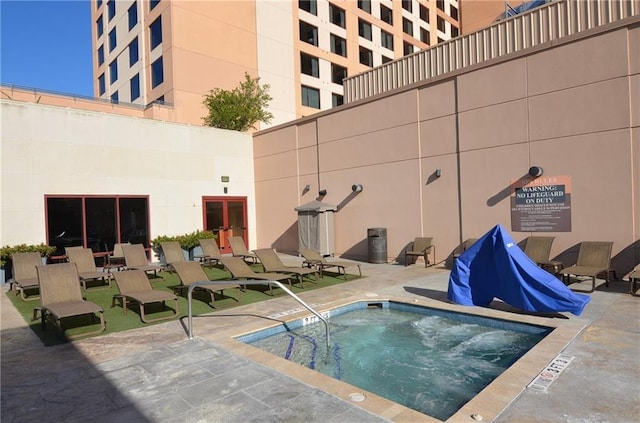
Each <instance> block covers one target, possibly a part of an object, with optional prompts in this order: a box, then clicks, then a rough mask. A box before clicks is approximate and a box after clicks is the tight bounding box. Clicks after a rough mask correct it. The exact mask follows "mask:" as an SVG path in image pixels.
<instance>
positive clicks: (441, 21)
mask: <svg viewBox="0 0 640 423" xmlns="http://www.w3.org/2000/svg"><path fill="white" fill-rule="evenodd" d="M438 30H439V31H441V32H446V30H447V26H446V24H445V20H444V18H443V17H441V16H438Z"/></svg>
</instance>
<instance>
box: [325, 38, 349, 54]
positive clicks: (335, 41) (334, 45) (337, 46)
mask: <svg viewBox="0 0 640 423" xmlns="http://www.w3.org/2000/svg"><path fill="white" fill-rule="evenodd" d="M329 42H330V44H331V53H335V54H339V55H340V56H342V57H347V40H345V39H344V38H342V37H338V36H337V35H334V34H331V35H330V36H329Z"/></svg>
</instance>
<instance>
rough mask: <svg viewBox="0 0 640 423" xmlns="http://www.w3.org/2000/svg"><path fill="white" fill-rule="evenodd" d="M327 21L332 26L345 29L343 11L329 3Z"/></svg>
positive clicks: (345, 23) (345, 22)
mask: <svg viewBox="0 0 640 423" xmlns="http://www.w3.org/2000/svg"><path fill="white" fill-rule="evenodd" d="M329 20H330V21H331V23H332V24H334V25H338V26H339V27H340V28H346V27H347V21H346V18H345V12H344V9H341V8H339V7H338V6H336V5H334V4H331V3H329Z"/></svg>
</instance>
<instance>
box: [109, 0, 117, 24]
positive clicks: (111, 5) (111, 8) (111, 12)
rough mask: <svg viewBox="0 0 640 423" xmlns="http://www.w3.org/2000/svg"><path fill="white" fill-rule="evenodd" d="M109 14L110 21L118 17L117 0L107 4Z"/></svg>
mask: <svg viewBox="0 0 640 423" xmlns="http://www.w3.org/2000/svg"><path fill="white" fill-rule="evenodd" d="M107 13H108V16H109V20H111V19H113V17H114V16H115V15H116V0H109V1H108V2H107Z"/></svg>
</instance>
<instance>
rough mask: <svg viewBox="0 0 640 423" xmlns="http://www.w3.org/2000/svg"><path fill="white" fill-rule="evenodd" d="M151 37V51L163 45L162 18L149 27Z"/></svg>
mask: <svg viewBox="0 0 640 423" xmlns="http://www.w3.org/2000/svg"><path fill="white" fill-rule="evenodd" d="M149 29H150V31H151V32H150V34H151V35H150V37H151V50H153V49H154V48H156V47H158V46H159V45H160V44H162V16H158V19H156V20H155V21H153V23H152V24H151V25H150V26H149Z"/></svg>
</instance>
